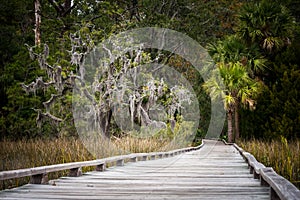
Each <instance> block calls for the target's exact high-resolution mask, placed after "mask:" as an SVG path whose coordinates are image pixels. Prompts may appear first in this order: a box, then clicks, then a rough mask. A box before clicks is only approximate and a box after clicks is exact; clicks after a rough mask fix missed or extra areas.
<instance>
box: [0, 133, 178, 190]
mask: <svg viewBox="0 0 300 200" xmlns="http://www.w3.org/2000/svg"><path fill="white" fill-rule="evenodd" d="M109 143H110V144H109V145H110V146H109V147H108V146H106V145H107V144H106V143H104V142H103V141H101V140H98V141H93V143H92V145H94V147H95V148H97V151H95V152H96V154H97V155H95V154H93V153H90V152H89V151H88V150H87V149H86V146H85V145H83V143H82V140H80V139H76V138H59V139H47V140H45V139H44V140H42V139H32V140H21V141H9V140H4V141H0V149H1V151H0V160H1V164H0V171H6V170H14V169H24V168H31V167H37V166H45V165H53V164H59V163H68V162H76V161H87V160H92V159H95V158H97V159H100V158H104V157H109V156H114V155H121V154H128V153H139V152H154V151H167V150H171V149H174V148H178V146H172V145H169V141H168V140H159V139H157V138H145V139H143V138H136V137H130V136H128V137H124V138H121V139H120V138H113V139H111V141H109ZM95 152H94V153H95ZM90 170H93V168H85V169H83V171H90ZM66 174H67V171H61V172H56V173H51V174H49V175H48V176H49V179H54V178H58V177H60V176H64V175H66ZM28 182H29V177H25V178H19V179H13V180H6V181H0V189H5V188H12V187H17V186H20V185H23V184H26V183H28Z"/></svg>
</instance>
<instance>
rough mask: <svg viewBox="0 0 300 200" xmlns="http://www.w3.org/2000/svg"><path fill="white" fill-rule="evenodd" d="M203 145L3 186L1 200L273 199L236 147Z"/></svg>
mask: <svg viewBox="0 0 300 200" xmlns="http://www.w3.org/2000/svg"><path fill="white" fill-rule="evenodd" d="M204 143H205V145H204V146H203V147H202V148H201V149H199V150H197V151H192V152H187V153H184V154H181V155H177V156H174V157H170V158H164V159H158V160H149V161H141V162H136V163H126V164H125V166H122V167H120V166H117V167H111V168H107V169H106V170H105V171H104V172H96V171H95V172H89V173H86V174H84V175H83V176H80V177H62V178H60V179H57V180H52V181H50V183H49V185H38V184H27V185H24V186H22V187H19V188H15V189H11V190H5V191H2V192H0V199H10V200H13V199H40V200H42V199H86V200H87V199H111V200H116V199H122V200H126V199H182V200H187V199H195V200H196V199H197V200H198V199H230V200H234V199H245V200H246V199H270V188H269V187H262V186H260V181H259V180H258V179H253V174H250V173H249V169H248V164H247V163H246V162H245V161H244V160H243V158H242V156H241V155H240V154H239V152H238V151H237V150H236V149H235V148H234V147H233V146H232V145H224V144H223V142H217V141H209V140H205V141H204Z"/></svg>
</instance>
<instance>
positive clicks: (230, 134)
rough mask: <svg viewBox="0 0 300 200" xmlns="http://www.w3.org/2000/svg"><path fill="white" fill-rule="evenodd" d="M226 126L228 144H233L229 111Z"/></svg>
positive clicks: (230, 111)
mask: <svg viewBox="0 0 300 200" xmlns="http://www.w3.org/2000/svg"><path fill="white" fill-rule="evenodd" d="M227 124H228V142H229V143H231V142H233V133H232V110H231V109H230V110H229V111H228V113H227Z"/></svg>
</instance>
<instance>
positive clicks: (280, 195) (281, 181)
mask: <svg viewBox="0 0 300 200" xmlns="http://www.w3.org/2000/svg"><path fill="white" fill-rule="evenodd" d="M260 174H261V179H263V181H265V182H266V183H268V185H269V186H271V188H272V189H271V199H282V200H299V199H300V191H299V190H298V188H296V187H295V186H294V185H293V184H292V183H291V182H289V181H288V180H286V179H285V178H284V177H282V176H279V175H278V174H277V173H276V172H275V171H274V170H273V168H271V167H268V168H263V169H260Z"/></svg>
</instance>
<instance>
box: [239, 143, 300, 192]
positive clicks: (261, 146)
mask: <svg viewBox="0 0 300 200" xmlns="http://www.w3.org/2000/svg"><path fill="white" fill-rule="evenodd" d="M238 144H239V145H240V147H242V148H243V149H244V150H245V151H248V152H249V153H251V154H253V155H254V156H255V157H256V158H257V160H258V161H259V162H261V163H263V164H264V165H265V166H267V167H273V169H274V170H275V171H276V172H277V173H278V174H279V175H281V176H283V177H285V178H286V179H288V180H289V181H290V182H292V183H293V184H294V185H295V186H296V187H298V188H300V140H295V141H290V142H288V141H287V140H286V139H285V138H284V137H282V138H281V140H273V141H270V142H266V141H261V140H255V139H253V140H250V141H240V142H238Z"/></svg>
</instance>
